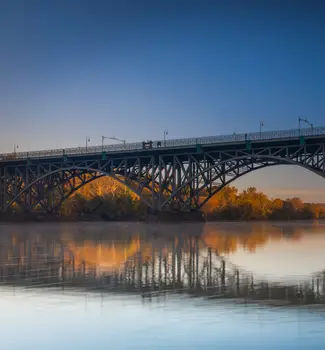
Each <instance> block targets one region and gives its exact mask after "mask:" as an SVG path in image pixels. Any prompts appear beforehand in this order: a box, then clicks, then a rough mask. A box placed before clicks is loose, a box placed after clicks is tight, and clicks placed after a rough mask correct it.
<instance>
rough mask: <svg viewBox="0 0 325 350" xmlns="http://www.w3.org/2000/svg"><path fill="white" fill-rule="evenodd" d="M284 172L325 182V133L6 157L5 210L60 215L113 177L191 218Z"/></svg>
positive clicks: (1, 191)
mask: <svg viewBox="0 0 325 350" xmlns="http://www.w3.org/2000/svg"><path fill="white" fill-rule="evenodd" d="M280 164H289V165H299V166H301V167H304V168H306V169H308V170H310V171H312V172H314V173H316V174H318V175H320V176H322V177H325V128H313V129H297V130H286V131H273V132H265V133H251V134H233V135H229V136H216V137H202V138H195V139H179V140H168V141H154V142H152V141H150V142H144V143H130V144H125V145H111V146H101V147H100V146H96V147H88V148H70V149H59V150H50V151H38V152H29V153H28V152H20V153H11V154H10V153H9V154H1V155H0V210H1V212H6V211H7V210H8V209H9V208H10V207H11V206H15V205H18V206H20V207H21V208H23V209H24V210H25V211H26V212H32V211H44V212H48V213H53V212H56V211H57V210H58V209H59V208H60V206H61V205H62V203H63V202H64V200H65V199H67V198H68V197H69V196H70V195H72V194H73V193H74V192H75V191H77V190H78V189H79V188H81V187H82V186H84V185H86V184H87V183H90V182H91V181H94V180H96V179H98V178H100V177H102V176H110V177H112V178H114V179H116V180H117V181H119V182H120V183H122V184H124V185H126V186H127V187H128V188H130V189H131V190H132V191H134V192H135V193H136V194H137V195H138V196H139V197H140V198H141V199H142V200H143V201H144V202H145V203H146V204H147V205H148V207H149V208H151V209H152V210H154V211H163V210H180V211H189V210H195V209H199V208H201V207H202V206H203V205H204V204H205V203H206V202H207V201H208V200H209V199H210V198H211V197H212V196H213V195H214V194H215V193H217V192H218V191H220V190H221V189H222V188H224V187H225V186H226V185H228V184H230V183H231V182H232V181H234V180H236V179H238V178H239V177H241V176H243V175H245V174H248V173H250V172H252V171H255V170H257V169H262V168H265V167H269V166H274V165H280Z"/></svg>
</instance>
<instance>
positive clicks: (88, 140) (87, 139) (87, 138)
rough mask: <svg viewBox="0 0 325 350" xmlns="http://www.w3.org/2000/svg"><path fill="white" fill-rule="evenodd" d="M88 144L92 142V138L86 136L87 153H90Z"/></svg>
mask: <svg viewBox="0 0 325 350" xmlns="http://www.w3.org/2000/svg"><path fill="white" fill-rule="evenodd" d="M88 142H90V138H89V137H88V136H86V153H87V152H88Z"/></svg>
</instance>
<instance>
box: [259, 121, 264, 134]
mask: <svg viewBox="0 0 325 350" xmlns="http://www.w3.org/2000/svg"><path fill="white" fill-rule="evenodd" d="M263 126H264V122H263V120H260V139H262V129H263Z"/></svg>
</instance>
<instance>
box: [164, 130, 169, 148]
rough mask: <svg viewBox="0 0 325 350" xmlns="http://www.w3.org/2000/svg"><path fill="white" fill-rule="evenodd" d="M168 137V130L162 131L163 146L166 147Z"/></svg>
mask: <svg viewBox="0 0 325 350" xmlns="http://www.w3.org/2000/svg"><path fill="white" fill-rule="evenodd" d="M167 135H168V130H164V146H165V147H166V138H167Z"/></svg>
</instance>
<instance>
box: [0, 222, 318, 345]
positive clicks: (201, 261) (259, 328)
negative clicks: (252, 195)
mask: <svg viewBox="0 0 325 350" xmlns="http://www.w3.org/2000/svg"><path fill="white" fill-rule="evenodd" d="M0 310H1V312H0V325H1V343H2V345H1V349H5V350H21V349H25V350H31V349H33V350H35V349H42V350H44V349H46V350H47V349H48V350H52V349H53V350H54V349H55V350H56V349H69V350H72V349H76V350H77V349H78V350H83V349H84V350H88V349H96V350H97V349H98V350H101V349H114V350H120V349H139V350H140V349H141V350H147V349H154V350H160V349H184V350H185V349H193V350H194V349H259V350H260V349H323V348H324V343H325V222H313V223H312V222H304V221H301V222H270V223H265V222H253V223H243V222H234V223H230V222H229V223H228V222H223V223H183V224H181V223H180V224H144V223H106V222H80V223H24V224H7V223H2V224H0Z"/></svg>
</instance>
